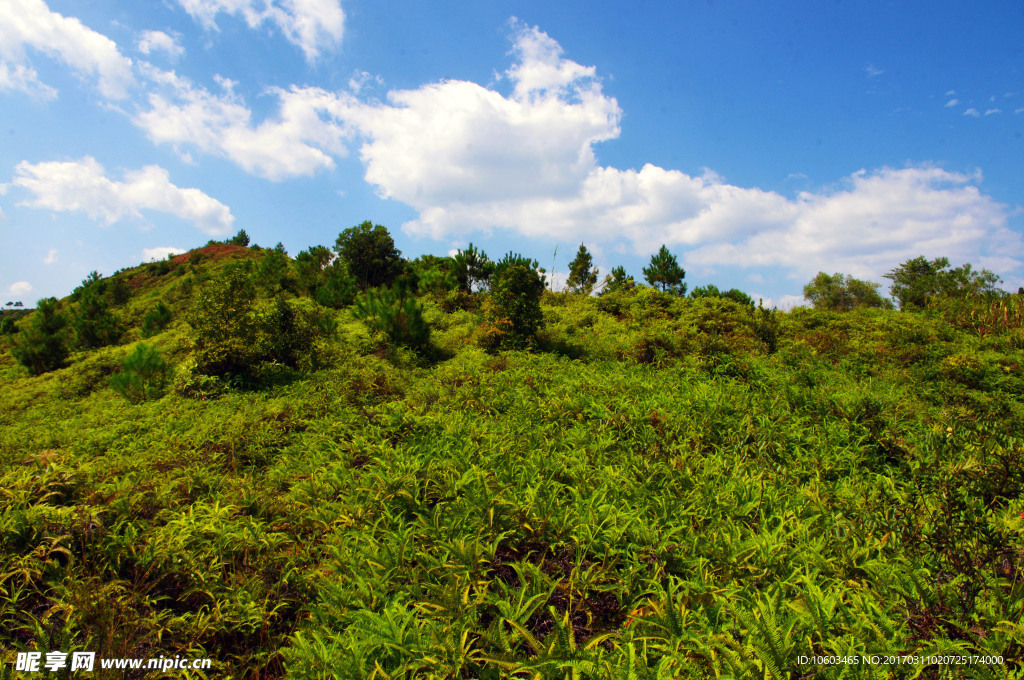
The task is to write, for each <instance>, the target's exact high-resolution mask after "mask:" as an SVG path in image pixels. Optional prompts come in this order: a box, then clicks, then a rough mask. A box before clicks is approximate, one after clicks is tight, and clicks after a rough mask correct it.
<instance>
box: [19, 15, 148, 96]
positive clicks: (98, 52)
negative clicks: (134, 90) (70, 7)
mask: <svg viewBox="0 0 1024 680" xmlns="http://www.w3.org/2000/svg"><path fill="white" fill-rule="evenodd" d="M0 13H2V14H3V16H4V19H3V21H0V61H4V62H7V63H5V64H4V66H3V69H0V70H2V72H3V73H2V74H0V86H2V84H3V83H4V82H5V81H10V82H11V83H13V89H21V90H25V91H27V92H30V93H35V94H37V95H41V96H46V97H52V96H54V95H55V94H56V91H54V90H53V88H50V87H49V86H47V85H44V84H42V83H40V82H39V81H38V78H37V77H36V73H35V71H34V70H32V68H31V67H30V66H29V64H28V63H27V56H26V54H25V48H26V47H31V48H33V49H35V50H38V51H40V52H43V53H45V54H47V55H48V56H50V57H53V58H56V59H59V60H60V61H62V62H64V63H65V64H67V65H68V66H70V67H71V68H72V69H74V70H76V71H78V72H79V73H80V74H82V75H89V76H91V75H95V76H97V78H98V81H99V89H100V92H102V93H103V95H104V96H106V97H110V98H114V99H123V98H125V97H127V96H128V88H129V87H130V86H131V85H132V83H133V82H134V78H133V76H132V61H131V59H128V58H127V57H125V56H123V55H122V54H121V53H120V52H119V51H118V49H117V45H116V44H115V43H114V41H113V40H111V39H110V38H108V37H106V36H105V35H102V34H100V33H97V32H96V31H94V30H92V29H90V28H88V27H86V26H85V25H83V24H82V22H81V21H79V20H78V19H75V18H73V17H65V16H63V15H61V14H58V13H56V12H52V11H50V9H49V7H47V6H46V3H45V2H43V0H0ZM12 64H13V66H12ZM12 68H13V71H12V70H11V69H12Z"/></svg>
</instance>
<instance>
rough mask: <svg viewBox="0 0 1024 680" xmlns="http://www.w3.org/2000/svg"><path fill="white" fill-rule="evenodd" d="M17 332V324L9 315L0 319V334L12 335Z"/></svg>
mask: <svg viewBox="0 0 1024 680" xmlns="http://www.w3.org/2000/svg"><path fill="white" fill-rule="evenodd" d="M17 332H18V326H17V324H15V322H14V319H12V318H11V317H9V316H5V317H4V318H3V320H2V321H0V335H14V334H15V333H17Z"/></svg>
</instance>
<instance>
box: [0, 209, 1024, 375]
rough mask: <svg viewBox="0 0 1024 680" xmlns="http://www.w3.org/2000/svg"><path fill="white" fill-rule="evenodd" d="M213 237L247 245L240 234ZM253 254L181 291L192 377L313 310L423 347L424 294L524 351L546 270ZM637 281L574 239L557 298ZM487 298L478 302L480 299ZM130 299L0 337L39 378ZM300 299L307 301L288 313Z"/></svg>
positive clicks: (661, 287)
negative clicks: (602, 267) (600, 263)
mask: <svg viewBox="0 0 1024 680" xmlns="http://www.w3.org/2000/svg"><path fill="white" fill-rule="evenodd" d="M213 243H215V242H211V244H213ZM223 243H227V244H231V245H235V246H240V247H250V239H249V236H248V234H247V233H246V232H245V230H244V229H242V230H240V231H239V232H238V233H237V234H236V235H235V236H234V237H232V238H230V239H227V240H226V241H224V242H223ZM208 245H210V244H208ZM251 249H254V250H258V251H260V252H261V256H260V257H259V259H258V260H255V261H254V260H252V259H249V260H245V261H244V262H242V263H239V264H236V265H232V266H231V267H230V268H228V269H227V270H226V271H225V272H223V273H222V274H221V275H220V276H219V277H217V278H216V279H215V280H212V281H205V282H203V284H202V285H201V286H200V287H199V289H198V290H196V291H194V292H190V297H191V303H190V305H189V307H188V309H187V310H185V316H184V320H185V321H186V323H187V324H188V327H189V328H190V330H191V333H190V336H189V338H190V342H191V349H192V351H193V354H192V356H193V359H194V360H195V364H196V366H195V368H196V370H197V371H198V372H199V373H200V374H205V375H211V376H224V375H246V374H251V373H252V371H253V370H255V367H258V366H261V365H264V364H267V363H273V364H276V365H284V366H290V367H296V366H298V363H299V361H300V357H302V356H304V355H306V354H307V353H308V352H309V350H310V347H311V346H312V344H313V343H314V341H315V338H317V337H320V336H322V335H323V334H325V333H330V332H331V331H330V329H331V325H332V322H331V320H330V319H329V317H328V315H326V314H325V313H324V311H318V310H323V308H331V309H342V308H351V310H352V313H353V315H354V316H355V317H356V318H358V319H361V320H362V321H364V322H365V323H366V324H367V326H369V327H370V328H371V329H373V330H376V331H380V332H382V333H384V334H385V335H386V336H387V337H388V339H389V340H391V341H392V342H393V343H395V344H398V345H403V346H406V347H409V348H411V349H413V350H414V351H417V352H420V353H429V352H430V351H431V344H430V328H429V326H428V324H427V323H426V322H425V321H424V320H423V308H422V303H421V301H420V298H421V297H422V296H423V295H432V296H434V297H435V298H436V299H437V300H438V301H439V303H440V305H441V307H442V309H443V310H444V311H446V312H452V311H455V310H457V309H463V310H472V311H476V312H480V313H481V315H482V317H483V320H484V323H483V325H482V327H481V329H480V338H479V340H480V344H481V345H482V346H484V347H485V348H487V349H491V350H497V349H522V348H528V347H531V346H532V345H533V344H534V342H535V339H536V336H537V332H538V330H539V328H540V326H541V323H542V321H543V314H542V312H541V307H540V300H541V297H542V295H543V293H544V291H545V290H546V288H547V272H546V271H545V270H544V269H543V268H542V267H540V265H539V263H538V262H537V260H534V259H532V258H529V257H526V256H523V255H521V254H519V253H515V252H509V253H507V254H506V255H505V256H504V257H503V258H501V259H500V260H496V261H492V260H491V259H490V258H489V257H488V255H487V253H485V252H484V251H483V250H481V249H478V248H477V247H475V246H474V245H473V244H472V243H470V244H469V245H468V246H467V247H466V248H465V249H462V250H459V251H457V252H456V254H455V255H454V256H450V257H438V256H434V255H422V256H420V257H418V258H416V259H414V260H406V259H403V258H402V254H401V252H400V251H399V250H398V248H397V247H396V245H395V242H394V239H393V238H392V237H391V234H390V233H389V231H388V229H387V228H386V227H384V226H382V225H379V224H373V223H372V222H370V221H366V222H363V223H362V224H359V225H356V226H354V227H351V228H349V229H345V230H344V231H342V232H341V233H340V234H339V235H338V238H337V239H336V241H335V242H334V244H333V247H328V246H325V245H316V246H311V247H309V248H307V249H305V250H303V251H301V252H300V253H299V254H298V255H297V256H296V257H295V258H294V259H293V258H290V257H289V256H288V253H287V252H286V250H285V247H284V246H283V245H282V244H281V243H278V244H277V246H275V247H274V248H272V249H261V248H259V247H258V246H251ZM172 257H173V256H169V257H168V258H167V260H165V261H162V262H158V263H153V264H152V265H147V266H148V267H149V268H150V269H149V271H150V273H152V274H155V275H157V276H163V275H166V274H168V273H170V272H171V271H176V273H178V274H181V273H182V271H183V269H182V267H181V266H174V267H172V263H171V259H172ZM200 259H201V254H200V253H193V254H192V256H191V258H190V261H191V262H192V263H197V262H198V261H199V260H200ZM193 269H194V267H193ZM196 271H198V270H196ZM643 276H644V280H645V281H646V282H647V284H648V285H649V286H650V287H652V288H654V289H655V290H658V291H660V292H661V293H663V294H666V295H671V296H678V297H683V296H686V295H687V284H686V283H685V282H684V279H685V277H686V271H685V270H684V269H683V268H682V267H681V266H680V265H679V262H678V260H677V258H676V256H675V255H673V254H672V253H671V252H670V251H669V250H668V248H667V247H666V246H665V245H662V246H661V247H660V249H659V250H658V251H657V252H656V253H654V254H653V255H652V256H651V259H650V262H649V264H648V266H646V267H644V268H643ZM885 277H886V278H888V279H891V280H892V286H891V288H890V294H891V296H892V298H893V299H894V300H895V301H896V303H898V306H899V308H900V309H901V310H908V311H909V310H916V309H922V308H924V307H925V306H926V305H927V303H928V300H929V299H932V298H935V297H967V296H996V295H999V294H1000V291H998V290H997V289H996V284H997V283H999V282H1000V280H999V277H998V276H996V275H995V274H994V273H992V272H990V271H988V270H985V269H983V270H981V271H975V270H974V269H973V268H972V267H971V265H970V264H966V265H963V266H961V267H957V268H952V267H951V266H950V263H949V260H948V259H947V258H944V257H940V258H936V259H934V260H931V261H929V260H927V259H925V258H924V257H917V258H914V259H911V260H908V261H906V262H904V263H903V264H901V265H900V266H898V267H896V268H894V269H893V270H891V271H890V272H889V273H887V274H886V275H885ZM599 281H600V283H599ZM189 285H190V286H191V281H190V282H189ZM880 285H881V284H879V283H874V282H869V281H861V280H859V279H856V278H854V277H852V276H848V275H845V274H841V273H836V274H832V275H829V274H826V273H824V272H819V273H818V274H817V276H815V277H814V279H813V280H811V281H810V282H809V283H808V284H807V285H806V286H805V287H804V291H803V292H804V296H805V298H806V299H807V300H809V301H810V302H811V304H812V305H813V306H814V307H815V308H817V309H826V310H835V311H848V310H852V309H855V308H860V307H874V308H883V309H885V308H888V309H892V308H895V306H896V304H894V302H893V301H892V300H890V299H888V298H884V297H882V295H881V294H880V293H879V290H878V289H879V288H880ZM637 286H638V284H637V283H636V282H635V281H634V279H633V277H632V276H630V275H628V274H627V273H626V270H625V268H624V267H622V266H617V267H614V268H613V269H612V270H611V273H610V274H607V275H606V276H605V277H604V278H603V279H600V271H599V270H598V268H597V267H596V266H594V261H593V256H592V254H591V253H590V252H589V251H588V250H587V248H586V246H585V245H584V244H582V243H581V244H580V246H579V249H578V250H577V252H576V255H575V257H574V258H573V260H572V261H571V262H570V264H569V275H568V278H567V281H566V287H565V292H566V293H569V294H575V295H593V294H596V295H609V294H623V293H628V291H630V290H631V289H634V288H636V287H637ZM190 291H191V289H190ZM483 292H486V295H478V294H479V293H483ZM1021 292H1024V291H1021ZM131 296H132V290H131V288H130V287H129V284H128V279H127V277H126V276H123V275H122V276H114V277H111V278H108V279H104V278H103V277H101V276H100V275H99V274H98V273H97V272H91V273H90V274H89V276H88V277H86V279H85V280H84V281H83V282H82V284H81V285H80V286H78V287H77V288H76V289H75V290H74V292H72V294H71V296H70V298H69V301H68V302H67V303H66V304H65V305H63V308H62V305H61V303H60V302H58V300H56V299H55V298H46V299H43V300H40V301H39V303H38V305H37V307H36V310H35V313H34V314H33V315H32V317H31V318H30V319H29V320H28V322H27V323H25V324H21V326H23V327H18V326H16V325H15V324H14V322H13V319H4V323H3V327H2V328H0V331H2V332H3V333H4V334H6V335H10V336H13V335H14V334H16V333H17V335H18V337H17V338H16V339H15V340H14V341H13V342H12V354H13V356H14V357H15V359H16V360H17V361H18V362H19V363H21V364H22V365H24V366H26V367H27V368H28V369H29V371H30V373H32V374H33V375H38V374H40V373H43V372H45V371H49V370H53V369H54V368H59V367H61V366H63V365H65V363H66V360H67V357H68V356H69V354H70V351H71V350H72V349H74V348H77V349H92V348H97V347H103V346H106V345H112V344H116V343H117V342H118V341H119V340H120V338H121V337H122V335H123V334H124V333H125V331H126V325H125V322H124V320H123V318H122V315H120V314H119V313H118V311H117V310H118V308H120V307H123V306H124V304H125V303H126V302H127V301H128V300H129V299H130V298H131ZM261 297H262V298H263V299H268V300H274V301H275V302H274V303H273V305H272V308H267V309H262V310H260V309H258V305H257V301H258V299H259V298H261ZM689 297H690V298H691V299H697V298H702V297H716V298H722V299H729V300H733V301H734V302H737V303H739V304H740V305H743V306H746V307H748V308H749V309H751V310H753V309H754V302H753V300H752V299H751V298H750V296H749V295H747V294H746V293H744V292H743V291H741V290H739V289H736V288H733V289H731V290H727V291H721V290H719V289H718V288H717V287H716V286H714V285H706V286H698V287H696V288H694V289H693V290H692V291H691V292H690V294H689ZM298 298H308V299H309V300H310V301H312V302H315V303H316V305H314V306H313V307H310V306H309V305H308V304H307V305H297V304H296V301H297V299H298ZM268 304H269V303H268ZM172 316H173V314H172V311H171V309H170V307H169V306H168V305H167V304H166V303H165V302H164V301H163V300H160V301H158V302H157V303H156V304H155V305H154V306H153V307H152V308H150V309H149V310H148V311H147V312H146V314H145V316H144V318H143V322H142V327H141V331H142V332H141V334H142V337H143V338H147V337H149V336H151V335H155V334H156V333H159V332H160V331H162V330H163V329H164V328H165V327H166V326H167V325H168V324H169V323H170V321H171V320H172ZM19 331H20V332H19Z"/></svg>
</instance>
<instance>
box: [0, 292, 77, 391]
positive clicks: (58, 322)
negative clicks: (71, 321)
mask: <svg viewBox="0 0 1024 680" xmlns="http://www.w3.org/2000/svg"><path fill="white" fill-rule="evenodd" d="M58 304H59V303H58V302H57V298H52V297H50V298H44V299H42V300H40V301H39V302H38V303H37V304H36V312H35V314H33V315H32V317H31V321H30V322H29V325H28V328H25V329H24V330H23V331H22V332H21V333H19V334H18V340H17V341H16V342H15V344H14V347H13V348H12V349H11V354H13V355H14V358H15V359H16V360H17V361H18V363H19V364H21V365H22V366H24V367H26V368H27V369H28V371H29V373H31V374H32V375H40V374H42V373H46V372H47V371H52V370H55V369H58V368H60V367H62V366H63V365H64V361H65V360H66V359H67V356H68V348H67V343H66V342H65V340H64V329H65V327H66V326H67V325H68V320H67V317H66V316H65V315H64V314H62V313H61V312H59V311H58V310H57V307H58Z"/></svg>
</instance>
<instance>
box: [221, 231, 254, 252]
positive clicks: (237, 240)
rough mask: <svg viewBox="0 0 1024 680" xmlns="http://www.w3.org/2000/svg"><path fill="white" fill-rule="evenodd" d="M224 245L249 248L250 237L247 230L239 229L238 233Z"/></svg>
mask: <svg viewBox="0 0 1024 680" xmlns="http://www.w3.org/2000/svg"><path fill="white" fill-rule="evenodd" d="M224 243H227V244H228V245H232V246H242V247H243V248H247V247H248V246H249V235H248V234H246V233H245V229H239V230H238V233H237V234H235V235H234V236H232V237H231V238H229V239H228V240H227V241H225V242H224Z"/></svg>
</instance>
